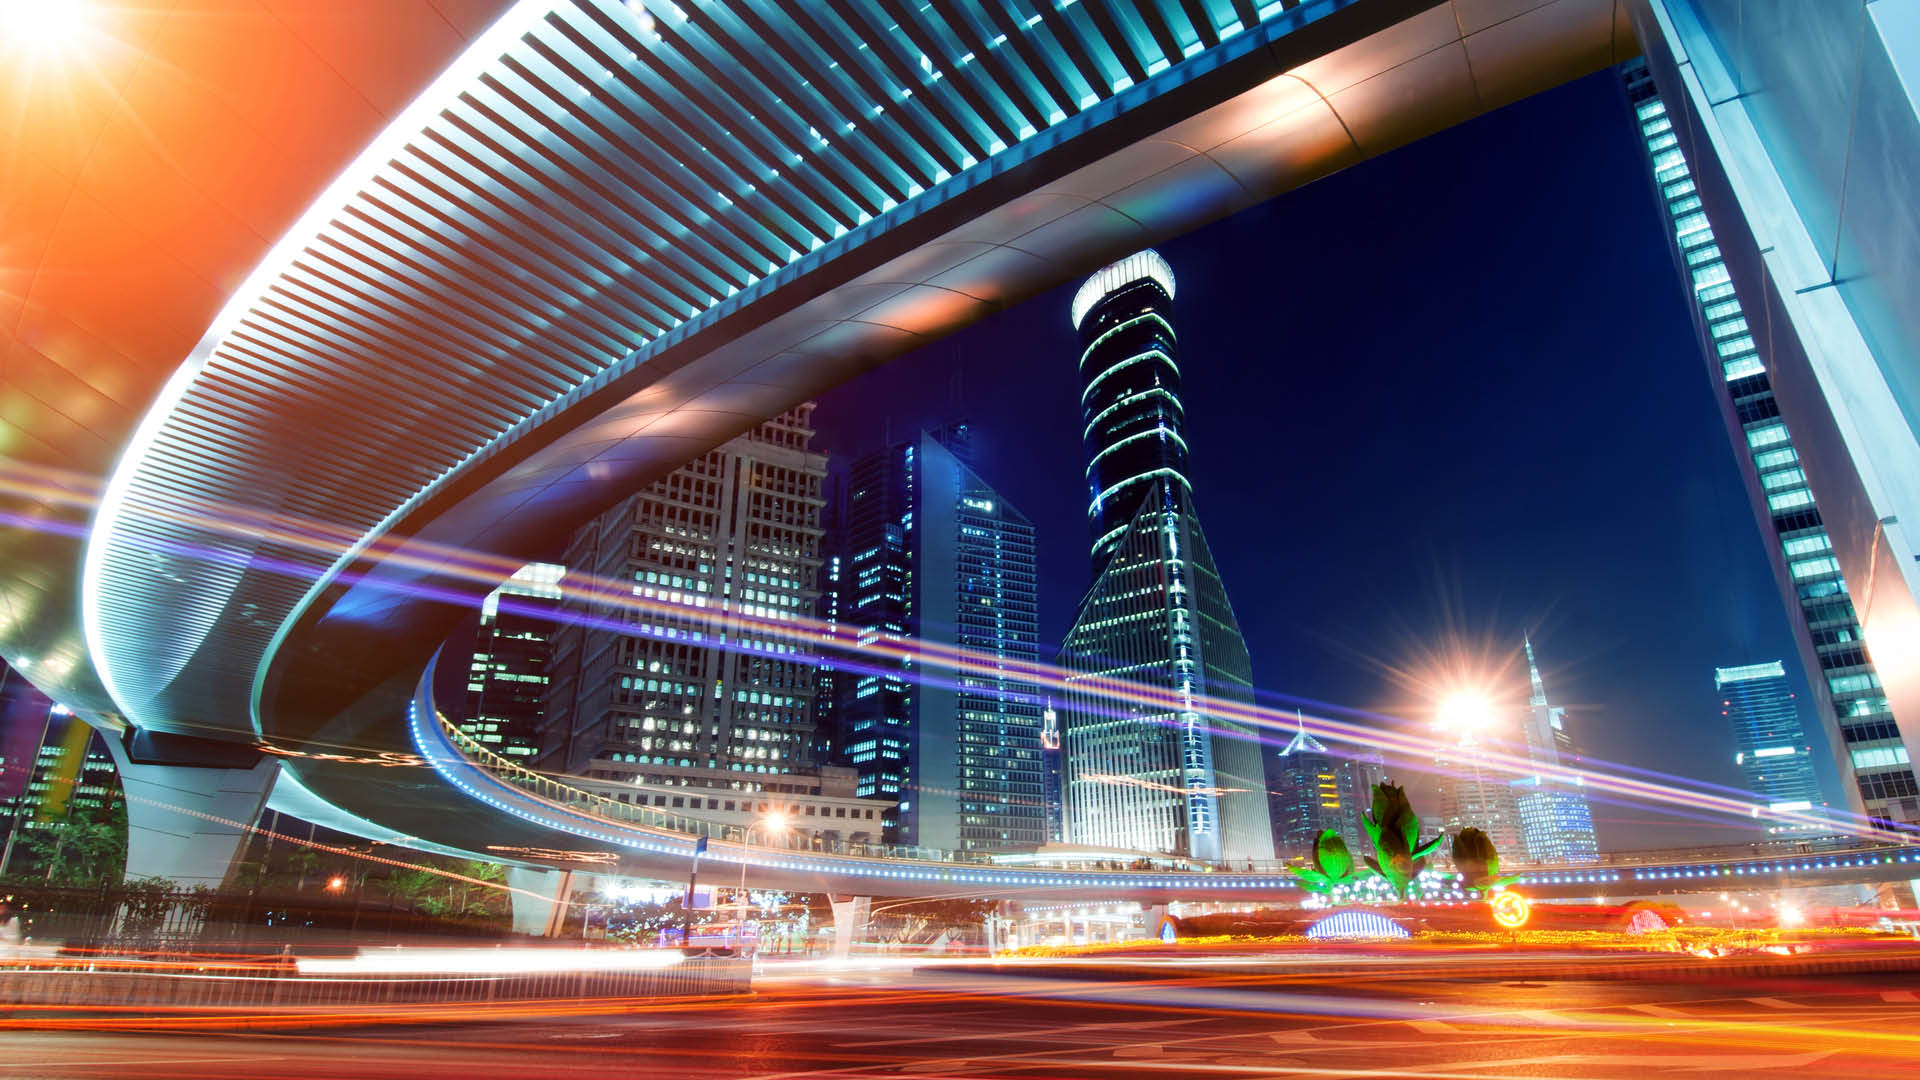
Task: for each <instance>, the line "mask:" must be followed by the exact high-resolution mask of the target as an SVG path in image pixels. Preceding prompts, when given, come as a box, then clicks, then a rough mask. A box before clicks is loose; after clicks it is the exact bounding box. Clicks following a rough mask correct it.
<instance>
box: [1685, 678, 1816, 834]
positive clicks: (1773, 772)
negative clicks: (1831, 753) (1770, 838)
mask: <svg viewBox="0 0 1920 1080" xmlns="http://www.w3.org/2000/svg"><path fill="white" fill-rule="evenodd" d="M1713 685H1714V688H1715V689H1716V690H1718V691H1719V692H1720V715H1722V716H1725V717H1727V719H1728V720H1729V721H1730V722H1731V723H1732V724H1733V745H1734V755H1733V760H1734V762H1735V763H1736V764H1738V765H1739V766H1740V771H1741V773H1742V775H1744V776H1745V778H1746V783H1747V790H1749V791H1751V792H1753V793H1754V794H1755V795H1757V796H1759V797H1760V799H1761V802H1762V804H1763V805H1765V806H1766V808H1767V809H1769V810H1780V811H1791V810H1811V809H1813V808H1814V807H1815V806H1825V805H1826V803H1825V801H1824V800H1823V799H1822V797H1821V795H1820V779H1819V777H1818V776H1816V775H1815V774H1814V771H1813V748H1812V747H1810V746H1808V745H1807V729H1806V727H1805V726H1804V725H1802V724H1801V722H1800V702H1799V700H1798V699H1796V698H1795V697H1794V694H1793V691H1792V690H1791V689H1789V688H1788V686H1787V671H1786V666H1785V665H1784V664H1782V663H1781V662H1780V661H1778V660H1773V661H1770V662H1768V663H1764V664H1746V665H1743V666H1741V667H1731V668H1715V669H1713ZM1811 828H1812V826H1797V825H1770V826H1769V827H1768V831H1770V832H1788V831H1796V830H1797V831H1804V830H1806V829H1811Z"/></svg>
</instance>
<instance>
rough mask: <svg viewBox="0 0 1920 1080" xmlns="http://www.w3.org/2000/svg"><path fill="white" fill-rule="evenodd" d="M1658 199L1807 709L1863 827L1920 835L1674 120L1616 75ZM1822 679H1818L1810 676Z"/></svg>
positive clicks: (1638, 81)
mask: <svg viewBox="0 0 1920 1080" xmlns="http://www.w3.org/2000/svg"><path fill="white" fill-rule="evenodd" d="M1621 70H1622V73H1623V76H1624V78H1625V83H1626V88H1627V96H1628V98H1629V100H1630V101H1631V103H1632V107H1633V110H1634V119H1635V122H1636V123H1637V124H1638V126H1639V131H1640V136H1641V139H1642V140H1643V142H1644V145H1645V146H1646V151H1647V154H1648V158H1649V164H1650V166H1651V168H1652V170H1653V181H1654V185H1655V188H1656V194H1657V195H1658V197H1659V199H1660V203H1661V205H1662V207H1663V209H1664V210H1665V212H1666V214H1667V217H1668V220H1669V221H1670V223H1671V230H1672V238H1673V250H1674V253H1675V256H1676V258H1677V259H1678V260H1679V263H1680V267H1681V274H1682V277H1683V280H1684V281H1685V282H1686V283H1687V286H1688V296H1689V300H1690V301H1691V305H1690V306H1691V307H1692V310H1693V315H1694V321H1695V324H1696V326H1697V327H1698V330H1699V332H1700V335H1701V339H1702V344H1703V346H1704V348H1705V350H1706V358H1707V362H1708V368H1709V373H1710V376H1711V378H1712V380H1713V385H1714V387H1715V395H1716V397H1718V398H1719V400H1720V404H1721V409H1722V412H1723V414H1724V415H1725V417H1726V421H1727V425H1728V428H1729V430H1730V432H1731V433H1732V435H1733V441H1734V448H1735V455H1736V457H1738V458H1739V460H1740V465H1741V470H1742V472H1743V473H1745V475H1746V476H1747V479H1748V488H1749V491H1750V492H1751V494H1752V497H1753V505H1754V510H1755V513H1756V514H1757V516H1758V517H1759V519H1760V528H1761V534H1762V535H1763V536H1765V537H1767V538H1768V540H1769V546H1770V548H1771V550H1770V552H1769V555H1770V560H1769V561H1770V562H1771V563H1772V565H1773V568H1774V574H1775V577H1776V578H1777V579H1778V581H1779V583H1780V587H1781V591H1782V594H1783V595H1784V596H1785V598H1786V603H1787V609H1788V612H1789V614H1790V621H1791V622H1792V623H1793V628H1794V637H1795V640H1796V641H1797V643H1798V645H1799V647H1800V659H1801V664H1802V667H1803V668H1804V669H1805V670H1806V671H1807V673H1808V675H1809V682H1810V683H1811V684H1812V692H1813V697H1814V706H1815V708H1816V710H1817V712H1818V713H1819V715H1820V716H1821V717H1822V719H1823V720H1824V721H1825V724H1826V730H1827V734H1828V738H1829V741H1830V743H1831V744H1832V745H1833V747H1834V757H1835V759H1836V764H1837V766H1838V768H1839V771H1840V774H1841V781H1842V783H1843V784H1844V783H1851V785H1852V786H1853V787H1854V788H1855V790H1856V791H1857V792H1858V795H1859V800H1860V802H1859V805H1860V808H1861V809H1862V810H1864V811H1865V813H1866V814H1867V816H1868V818H1869V819H1871V820H1874V821H1878V822H1882V823H1907V824H1920V783H1917V782H1916V779H1915V775H1914V770H1913V765H1912V764H1911V762H1910V761H1909V758H1908V751H1907V747H1906V744H1905V743H1904V742H1903V741H1902V740H1901V737H1900V731H1899V727H1898V725H1897V724H1896V722H1895V720H1894V715H1893V710H1892V707H1891V705H1890V704H1889V701H1888V694H1887V692H1886V689H1885V688H1884V687H1883V686H1882V685H1881V682H1880V675H1879V673H1878V672H1877V671H1876V670H1875V669H1874V665H1873V662H1872V660H1871V659H1870V658H1869V657H1868V654H1867V650H1866V643H1865V635H1864V633H1863V631H1862V628H1861V625H1860V618H1859V616H1858V614H1857V612H1856V610H1855V607H1854V602H1853V593H1852V590H1851V589H1849V587H1848V582H1847V580H1846V579H1845V577H1843V576H1842V574H1841V566H1840V561H1839V558H1838V556H1837V554H1836V552H1835V551H1834V545H1833V540H1832V538H1831V537H1830V536H1829V535H1828V532H1827V524H1826V522H1825V520H1824V519H1823V518H1822V516H1821V507H1820V506H1819V505H1817V504H1816V503H1815V501H1814V496H1813V492H1812V490H1811V489H1810V487H1809V486H1808V479H1807V475H1806V473H1805V471H1804V470H1803V469H1802V461H1801V458H1800V452H1799V448H1798V447H1797V446H1796V445H1795V442H1794V436H1793V433H1792V432H1790V431H1789V430H1788V428H1787V423H1786V420H1785V419H1784V418H1783V417H1782V416H1781V414H1780V407H1779V404H1778V402H1777V401H1776V400H1775V398H1774V389H1773V383H1772V375H1771V373H1770V372H1769V370H1768V365H1767V363H1766V360H1765V358H1764V357H1763V356H1762V355H1761V349H1760V346H1759V343H1758V341H1757V340H1756V337H1757V335H1756V333H1755V328H1754V327H1752V326H1749V324H1748V320H1747V312H1746V309H1745V307H1743V305H1742V303H1741V299H1740V297H1739V296H1737V295H1735V292H1734V285H1733V282H1732V280H1731V279H1730V277H1729V275H1728V272H1727V265H1726V261H1725V259H1724V257H1723V256H1722V254H1721V251H1720V246H1719V244H1718V243H1717V242H1716V241H1715V239H1714V232H1713V226H1712V225H1711V224H1710V223H1709V222H1708V220H1707V215H1706V212H1705V209H1704V208H1703V207H1702V205H1701V199H1700V194H1699V192H1698V191H1696V189H1695V183H1694V176H1693V172H1692V170H1691V169H1690V168H1689V166H1688V162H1687V159H1686V154H1685V152H1684V150H1683V149H1682V148H1681V146H1680V145H1679V140H1678V135H1677V133H1676V132H1675V130H1674V125H1673V119H1672V117H1670V116H1669V115H1668V112H1667V106H1666V103H1665V102H1664V101H1662V100H1661V97H1660V94H1659V92H1658V91H1657V90H1656V89H1655V87H1654V85H1653V80H1652V78H1651V77H1650V76H1649V75H1648V73H1647V68H1646V64H1645V63H1644V62H1643V61H1639V60H1636V61H1633V62H1632V63H1630V64H1627V65H1625V66H1624V67H1623V68H1622V69H1621ZM1816 673H1817V674H1816Z"/></svg>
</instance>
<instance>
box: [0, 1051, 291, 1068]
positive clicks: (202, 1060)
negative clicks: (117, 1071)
mask: <svg viewBox="0 0 1920 1080" xmlns="http://www.w3.org/2000/svg"><path fill="white" fill-rule="evenodd" d="M292 1060H293V1058H291V1057H287V1056H285V1055H277V1056H274V1057H258V1056H256V1055H253V1054H242V1055H240V1056H238V1057H181V1058H168V1057H157V1058H114V1059H113V1060H111V1061H107V1060H99V1059H95V1060H91V1061H75V1060H73V1059H72V1058H60V1059H58V1060H55V1061H16V1062H14V1063H13V1064H12V1065H10V1066H8V1068H9V1069H53V1068H60V1069H105V1068H117V1067H119V1066H121V1065H211V1064H215V1063H217V1062H225V1061H292Z"/></svg>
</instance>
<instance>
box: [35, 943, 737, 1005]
mask: <svg viewBox="0 0 1920 1080" xmlns="http://www.w3.org/2000/svg"><path fill="white" fill-rule="evenodd" d="M473 951H474V952H475V953H477V954H479V955H481V956H483V957H484V956H485V955H487V954H489V953H493V952H494V951H493V950H485V949H476V950H473ZM752 978H753V961H751V960H747V959H741V958H736V957H688V958H685V959H682V960H679V961H678V962H675V963H671V964H663V965H659V966H652V965H642V966H636V967H633V968H631V969H626V968H616V969H613V970H607V969H604V968H596V967H585V966H583V967H582V968H581V969H579V970H565V969H560V970H541V971H479V972H473V971H455V972H431V971H423V972H412V971H409V972H392V973H381V972H373V973H365V974H357V973H338V974H316V973H308V972H303V971H301V970H300V967H299V963H298V962H297V961H296V960H294V959H293V958H292V957H288V956H277V957H264V958H253V959H244V960H236V959H234V958H231V957H205V958H195V957H194V956H192V955H191V954H180V955H179V956H178V957H177V958H172V959H144V958H143V959H134V958H122V957H108V956H91V957H89V956H78V957H75V956H52V957H31V956H26V957H13V958H0V1012H3V1011H4V1010H5V1009H7V1008H8V1007H9V1006H36V1007H48V1006H72V1007H113V1008H116V1009H122V1008H124V1009H131V1010H136V1011H137V1010H139V1009H142V1008H156V1009H158V1008H163V1009H168V1010H176V1009H215V1010H219V1009H244V1008H268V1009H282V1008H289V1009H290V1008H301V1007H312V1006H335V1007H364V1006H377V1005H388V1004H392V1005H400V1004H430V1003H443V1004H457V1003H475V1004H479V1003H486V1002H506V1001H543V1002H551V1001H563V1000H580V1001H585V1000H609V999H621V998H651V997H692V996H713V995H723V994H738V993H745V992H747V991H748V990H750V989H751V988H752Z"/></svg>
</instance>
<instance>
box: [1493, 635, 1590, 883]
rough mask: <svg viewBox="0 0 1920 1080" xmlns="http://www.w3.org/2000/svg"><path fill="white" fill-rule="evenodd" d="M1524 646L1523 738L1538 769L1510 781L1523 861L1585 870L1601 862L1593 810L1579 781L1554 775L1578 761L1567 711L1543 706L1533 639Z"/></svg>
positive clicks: (1525, 640)
mask: <svg viewBox="0 0 1920 1080" xmlns="http://www.w3.org/2000/svg"><path fill="white" fill-rule="evenodd" d="M1522 644H1523V647H1524V648H1525V650H1526V655H1527V678H1528V681H1529V682H1530V683H1531V689H1532V693H1531V694H1530V696H1529V697H1528V699H1527V716H1526V721H1525V723H1524V724H1523V725H1522V734H1523V735H1524V736H1525V742H1526V746H1527V758H1528V760H1530V761H1532V762H1533V763H1534V764H1535V765H1537V766H1540V767H1541V769H1542V771H1541V772H1537V773H1534V774H1533V775H1531V776H1524V777H1521V778H1520V779H1518V780H1515V781H1513V796H1514V799H1513V801H1514V809H1515V811H1516V812H1517V813H1518V814H1519V816H1520V836H1521V840H1522V842H1523V843H1524V845H1525V848H1526V855H1527V861H1529V862H1533V863H1539V864H1546V865H1551V866H1569V865H1571V866H1585V865H1589V864H1591V863H1595V862H1598V861H1599V859H1600V845H1599V841H1598V839H1597V838H1596V837H1595V836H1594V832H1593V808H1592V806H1591V805H1590V804H1589V803H1588V802H1587V792H1586V788H1585V786H1584V785H1582V784H1581V783H1580V782H1579V780H1578V778H1577V777H1576V778H1574V779H1571V780H1568V779H1563V778H1562V774H1561V773H1559V772H1558V770H1559V768H1560V767H1561V766H1562V765H1571V764H1573V763H1574V761H1575V759H1576V757H1577V755H1576V753H1575V751H1574V745H1573V733H1572V732H1571V731H1569V730H1568V728H1567V710H1565V709H1564V708H1561V707H1559V706H1556V705H1553V704H1550V703H1549V702H1548V701H1547V686H1546V682H1545V681H1544V680H1543V679H1541V677H1540V665H1539V664H1538V663H1537V662H1536V661H1535V660H1534V656H1533V638H1532V636H1531V635H1528V636H1527V637H1525V638H1523V639H1522Z"/></svg>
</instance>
